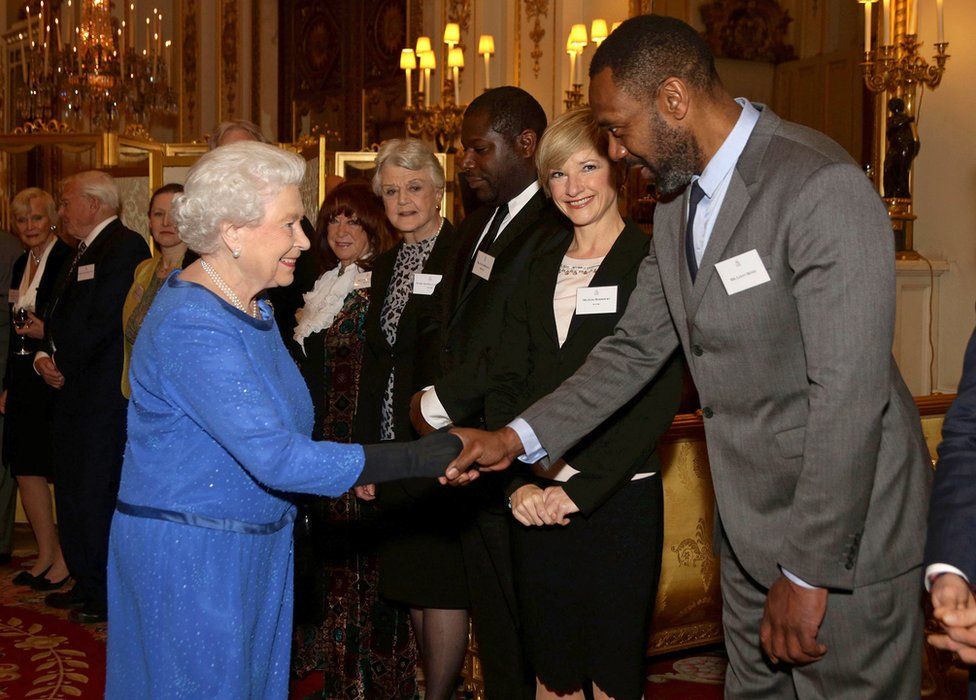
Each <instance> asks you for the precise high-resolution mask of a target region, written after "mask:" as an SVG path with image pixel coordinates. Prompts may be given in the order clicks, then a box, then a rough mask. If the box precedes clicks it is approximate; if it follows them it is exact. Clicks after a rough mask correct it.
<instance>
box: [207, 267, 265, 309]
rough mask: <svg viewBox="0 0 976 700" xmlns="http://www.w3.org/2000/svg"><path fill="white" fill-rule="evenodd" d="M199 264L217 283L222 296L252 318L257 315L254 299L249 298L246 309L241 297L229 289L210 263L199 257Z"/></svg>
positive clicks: (256, 305) (256, 304)
mask: <svg viewBox="0 0 976 700" xmlns="http://www.w3.org/2000/svg"><path fill="white" fill-rule="evenodd" d="M200 266H201V267H202V268H203V271H204V272H206V273H207V275H208V276H209V277H210V279H211V280H213V283H214V284H215V285H217V289H219V290H220V291H221V292H223V293H224V296H225V297H227V299H229V300H230V303H231V304H233V305H234V306H235V308H237V309H238V310H240V311H243V312H244V313H246V314H248V315H249V316H253V317H254V318H257V317H258V303H257V302H256V301H255V300H254V299H252V300H251V305H250V310H248V308H246V307H245V306H244V304H243V303H242V302H241V298H240V297H239V296H237V294H236V293H235V292H234V290H233V289H231V288H230V286H228V284H227V283H226V282H224V280H223V279H221V277H220V275H218V274H217V271H216V270H215V269H213V267H212V266H211V265H210V263H208V262H207V261H206V260H204V259H203V258H201V259H200Z"/></svg>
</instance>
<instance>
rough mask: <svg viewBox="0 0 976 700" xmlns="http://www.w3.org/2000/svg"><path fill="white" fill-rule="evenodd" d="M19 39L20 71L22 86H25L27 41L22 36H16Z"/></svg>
mask: <svg viewBox="0 0 976 700" xmlns="http://www.w3.org/2000/svg"><path fill="white" fill-rule="evenodd" d="M17 38H18V39H20V70H21V72H22V73H23V74H24V85H27V41H26V40H25V39H24V35H23V34H18V35H17Z"/></svg>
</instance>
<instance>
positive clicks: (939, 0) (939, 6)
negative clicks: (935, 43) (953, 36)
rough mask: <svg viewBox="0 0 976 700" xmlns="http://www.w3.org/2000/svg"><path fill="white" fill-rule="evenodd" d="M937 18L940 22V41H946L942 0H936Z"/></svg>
mask: <svg viewBox="0 0 976 700" xmlns="http://www.w3.org/2000/svg"><path fill="white" fill-rule="evenodd" d="M935 18H936V21H937V22H938V24H939V43H940V44H941V43H944V42H945V15H944V14H942V0H935Z"/></svg>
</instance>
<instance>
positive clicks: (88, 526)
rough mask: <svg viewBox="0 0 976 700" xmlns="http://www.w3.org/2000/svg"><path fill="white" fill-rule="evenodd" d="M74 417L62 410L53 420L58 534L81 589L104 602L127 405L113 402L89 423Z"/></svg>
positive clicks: (96, 602)
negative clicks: (109, 544) (81, 421)
mask: <svg viewBox="0 0 976 700" xmlns="http://www.w3.org/2000/svg"><path fill="white" fill-rule="evenodd" d="M74 418H75V420H71V418H70V417H69V416H67V415H65V414H64V413H61V414H60V415H58V414H56V417H55V421H54V431H53V436H52V440H53V444H52V447H53V452H54V455H53V456H54V497H55V502H56V504H57V513H58V535H59V538H60V540H61V550H62V551H63V553H64V560H65V562H66V563H67V565H68V571H70V572H71V575H72V576H73V577H74V579H75V581H76V582H77V586H78V587H79V590H80V592H81V593H82V594H83V595H84V597H85V599H86V600H88V601H89V602H90V603H92V604H93V605H96V606H104V605H106V603H107V590H106V589H107V586H106V572H107V567H108V536H109V529H110V527H111V524H112V515H113V514H114V513H115V502H116V500H117V499H118V495H119V477H120V475H121V472H122V455H123V451H124V449H125V409H124V408H122V409H119V408H117V407H113V408H112V409H111V410H110V411H108V412H106V413H103V414H101V415H99V416H98V420H97V421H94V422H91V423H89V424H88V425H87V426H84V425H83V424H79V423H78V422H77V416H75V417H74ZM82 428H83V429H82Z"/></svg>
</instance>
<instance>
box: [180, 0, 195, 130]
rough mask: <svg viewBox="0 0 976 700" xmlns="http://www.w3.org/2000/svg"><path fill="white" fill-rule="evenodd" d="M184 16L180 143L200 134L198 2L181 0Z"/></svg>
mask: <svg viewBox="0 0 976 700" xmlns="http://www.w3.org/2000/svg"><path fill="white" fill-rule="evenodd" d="M181 1H182V7H181V11H182V15H183V41H182V47H181V52H180V54H181V56H182V61H181V65H180V70H179V75H180V104H181V105H182V109H181V110H180V129H179V131H180V134H179V135H180V141H186V140H188V138H189V137H191V136H196V135H197V134H198V133H200V129H199V126H200V125H199V122H198V117H199V115H198V114H197V102H198V95H197V90H198V89H199V82H198V80H197V70H198V66H197V56H199V55H200V34H199V31H198V29H197V19H198V12H199V8H198V5H197V0H181Z"/></svg>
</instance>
